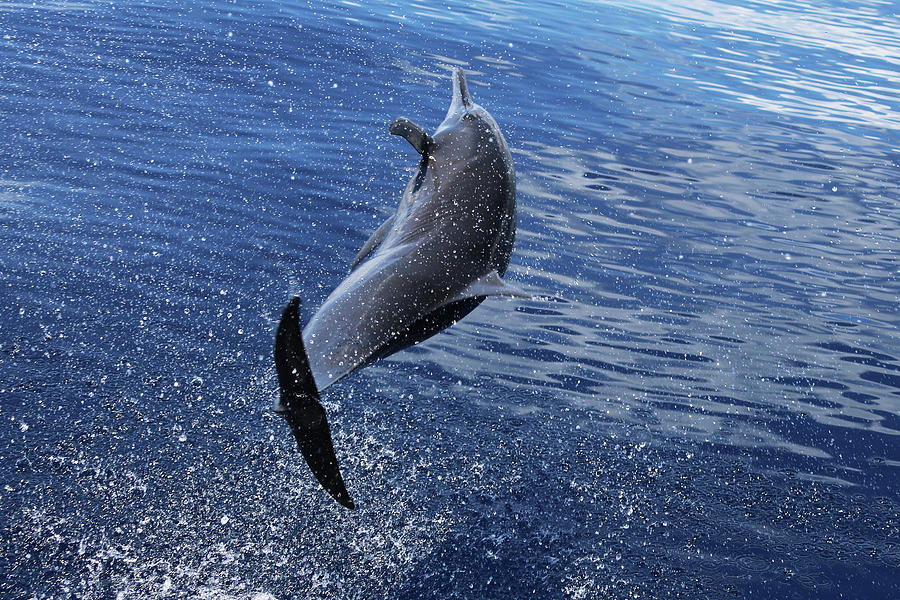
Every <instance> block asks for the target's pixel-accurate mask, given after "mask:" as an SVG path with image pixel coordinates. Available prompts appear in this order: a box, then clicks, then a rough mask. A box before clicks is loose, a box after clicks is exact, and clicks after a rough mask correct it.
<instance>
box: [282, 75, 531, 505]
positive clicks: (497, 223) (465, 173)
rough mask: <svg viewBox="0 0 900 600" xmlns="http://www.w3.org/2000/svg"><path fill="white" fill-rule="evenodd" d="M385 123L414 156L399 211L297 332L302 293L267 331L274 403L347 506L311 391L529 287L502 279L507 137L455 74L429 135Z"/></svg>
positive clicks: (508, 238) (508, 183)
mask: <svg viewBox="0 0 900 600" xmlns="http://www.w3.org/2000/svg"><path fill="white" fill-rule="evenodd" d="M390 132H391V133H393V134H395V135H400V136H402V137H404V138H406V140H408V141H409V142H410V144H412V145H413V147H414V148H415V149H416V150H417V151H418V152H419V153H420V154H421V155H422V159H421V161H420V163H419V169H418V171H417V172H416V174H415V175H414V176H413V178H412V180H411V181H410V182H409V185H407V187H406V190H405V191H404V193H403V198H402V199H401V201H400V206H399V207H398V208H397V212H396V213H395V214H394V215H393V216H392V217H390V218H389V219H388V220H387V221H385V223H384V224H383V225H382V226H381V227H379V228H378V230H377V231H376V232H375V233H374V234H373V235H372V237H371V238H370V239H369V241H367V242H366V244H365V245H364V246H363V248H362V250H361V251H360V253H359V255H358V256H357V257H356V260H354V262H353V264H352V266H351V272H350V274H349V275H348V276H347V278H346V279H344V281H343V282H341V284H340V285H339V286H338V287H337V288H336V289H335V290H334V291H333V292H332V293H331V295H329V296H328V298H327V299H326V300H325V303H324V304H322V306H321V307H320V308H319V310H318V311H317V312H316V314H315V315H314V316H313V318H312V319H311V320H310V322H309V324H308V325H307V326H306V327H305V328H304V329H303V333H302V338H301V335H300V331H299V314H298V313H299V310H298V308H299V298H294V299H293V300H292V301H291V302H290V303H289V304H288V306H287V307H286V308H285V310H284V313H283V315H282V319H281V323H280V325H279V328H278V333H277V335H276V341H275V363H276V368H277V370H278V375H279V383H280V386H281V401H280V403H279V405H278V407H276V410H277V411H278V412H279V413H281V414H283V415H284V416H285V418H286V419H287V421H288V423H289V424H290V426H291V429H292V430H293V432H294V436H295V437H296V439H297V442H298V444H299V445H300V449H301V451H302V453H303V455H304V458H306V461H307V463H308V464H309V465H310V467H311V468H312V470H313V473H314V474H315V475H316V478H317V479H318V480H319V482H320V483H321V484H322V485H323V487H325V489H326V490H327V491H328V492H329V493H330V494H331V495H332V496H333V497H334V498H335V499H336V500H337V501H338V502H340V503H341V504H343V505H344V506H347V507H348V508H353V502H352V500H350V496H349V494H348V493H347V490H346V488H345V486H344V483H343V480H342V478H341V474H340V470H339V469H338V466H337V460H336V458H335V455H334V449H333V446H332V443H331V436H330V433H329V430H328V423H327V421H326V419H325V412H324V409H323V408H322V406H321V404H320V403H319V399H318V392H319V391H321V390H324V389H325V388H327V387H328V386H330V385H331V384H333V383H334V382H336V381H338V380H339V379H341V378H342V377H345V376H347V375H349V374H350V373H352V372H353V371H355V370H356V369H358V368H360V367H362V366H365V365H367V364H370V363H372V362H374V361H376V360H378V359H380V358H384V357H385V356H388V355H390V354H393V353H394V352H397V351H398V350H402V349H403V348H407V347H409V346H411V345H413V344H416V343H418V342H420V341H422V340H424V339H426V338H428V337H430V336H432V335H434V334H435V333H437V332H439V331H441V330H442V329H444V328H446V327H448V326H449V325H452V324H453V323H455V322H456V321H458V320H459V319H461V318H462V317H464V316H465V315H467V314H468V313H470V312H471V311H472V310H474V309H475V308H476V307H477V306H478V305H479V304H480V303H481V302H482V301H483V300H484V299H485V297H487V296H494V295H499V296H524V297H528V294H525V293H524V292H522V291H520V290H518V289H516V288H513V287H511V286H509V285H507V284H505V283H504V282H503V281H502V280H501V279H500V277H501V276H502V275H503V273H504V272H505V271H506V267H507V266H508V265H509V257H510V253H511V252H512V247H513V240H514V238H515V230H516V191H515V172H514V170H513V164H512V157H511V156H510V154H509V149H508V148H507V146H506V140H504V139H503V135H502V134H501V133H500V129H499V128H498V127H497V123H496V122H495V121H494V119H493V118H492V117H491V116H490V115H489V114H488V112H487V111H486V110H484V109H483V108H481V107H480V106H478V105H477V104H475V103H473V102H472V100H471V98H470V96H469V92H468V88H467V86H466V79H465V75H464V74H463V72H462V70H460V69H457V70H456V71H455V72H454V74H453V100H452V102H451V104H450V110H449V111H448V112H447V116H446V118H445V119H444V121H443V123H441V125H440V126H439V127H438V129H437V131H436V132H435V134H434V136H430V135H428V134H427V133H425V131H424V130H423V129H422V128H421V127H419V126H418V125H416V124H415V123H413V122H412V121H409V120H408V119H403V118H400V119H396V120H395V121H394V122H393V123H392V124H391V127H390Z"/></svg>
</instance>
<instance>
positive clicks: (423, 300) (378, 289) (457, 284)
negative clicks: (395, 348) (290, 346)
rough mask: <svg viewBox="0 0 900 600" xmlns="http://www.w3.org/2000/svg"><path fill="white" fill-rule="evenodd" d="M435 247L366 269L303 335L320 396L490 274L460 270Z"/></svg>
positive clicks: (389, 256)
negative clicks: (426, 317)
mask: <svg viewBox="0 0 900 600" xmlns="http://www.w3.org/2000/svg"><path fill="white" fill-rule="evenodd" d="M429 246H431V244H418V245H416V246H414V247H411V248H406V249H404V248H400V249H395V250H394V251H393V252H387V253H383V254H381V255H380V256H378V257H377V258H376V259H372V260H369V261H366V262H364V263H362V264H361V265H359V267H358V268H357V269H356V270H355V271H354V272H353V273H352V274H351V275H350V276H349V277H348V278H347V279H345V280H344V281H343V282H342V283H341V285H340V286H338V288H337V289H335V290H334V291H333V292H332V293H331V295H330V296H329V297H328V299H327V300H325V303H324V304H323V305H322V307H321V308H320V309H319V310H318V312H316V314H315V315H314V316H313V318H312V319H311V320H310V322H309V324H308V325H307V326H306V327H305V328H304V329H303V343H304V345H305V347H306V352H307V355H308V357H309V363H310V368H311V370H312V374H313V378H314V379H315V381H316V386H317V387H318V389H319V390H320V391H321V390H324V389H325V388H327V387H328V386H329V385H331V384H333V383H335V382H336V381H338V380H339V379H341V378H342V377H344V376H346V375H349V374H350V373H351V372H352V371H354V370H355V369H357V368H358V367H360V366H362V365H364V364H366V363H367V362H368V361H369V360H370V359H371V358H372V357H373V356H374V355H376V353H377V352H378V351H379V350H380V349H381V348H383V347H384V346H385V345H387V344H388V343H390V342H391V340H393V339H395V338H397V337H398V336H400V335H401V334H402V333H403V332H404V331H405V330H406V329H407V328H408V327H410V326H411V325H412V324H414V323H415V322H416V321H418V320H419V319H420V318H421V317H423V316H424V315H426V314H428V313H430V312H431V311H432V310H434V309H435V308H436V307H437V306H439V305H440V304H441V302H442V301H443V300H444V299H446V298H447V297H450V296H452V295H453V294H455V293H456V292H458V291H459V290H460V289H462V288H463V287H465V285H466V283H467V282H468V281H470V280H471V279H472V278H474V277H477V276H479V275H480V274H481V273H476V271H478V270H484V266H483V265H475V264H472V263H471V262H466V263H464V264H457V263H455V262H454V261H453V260H452V259H448V257H447V256H446V255H444V254H443V253H441V252H438V251H435V250H434V248H430V247H429ZM468 271H472V274H469V273H468Z"/></svg>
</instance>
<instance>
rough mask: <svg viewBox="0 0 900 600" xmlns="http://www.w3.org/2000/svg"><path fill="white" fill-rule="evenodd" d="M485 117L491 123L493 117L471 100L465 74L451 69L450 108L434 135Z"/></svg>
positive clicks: (470, 123)
mask: <svg viewBox="0 0 900 600" xmlns="http://www.w3.org/2000/svg"><path fill="white" fill-rule="evenodd" d="M481 119H487V120H489V121H490V122H492V123H493V119H492V118H491V116H490V115H489V114H488V111H486V110H484V109H483V108H481V107H480V106H478V105H477V104H475V103H474V102H473V101H472V96H471V95H470V94H469V86H468V85H467V84H466V74H465V73H464V72H463V70H462V69H454V71H453V98H452V99H451V100H450V108H449V109H447V116H446V117H444V121H443V122H442V123H441V124H440V125H439V126H438V128H437V130H436V131H435V132H434V134H435V135H439V134H440V133H442V132H444V131H446V130H448V129H453V128H456V127H460V126H463V127H465V126H467V125H474V124H475V122H476V121H478V120H481Z"/></svg>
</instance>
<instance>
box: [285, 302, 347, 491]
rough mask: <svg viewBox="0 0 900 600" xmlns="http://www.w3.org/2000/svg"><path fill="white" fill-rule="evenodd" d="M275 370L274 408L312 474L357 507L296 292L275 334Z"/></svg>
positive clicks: (327, 487)
mask: <svg viewBox="0 0 900 600" xmlns="http://www.w3.org/2000/svg"><path fill="white" fill-rule="evenodd" d="M275 370H276V371H277V372H278V383H279V386H280V388H281V399H280V401H279V403H278V406H276V407H275V412H277V413H278V414H280V415H282V416H283V417H284V418H285V420H286V421H287V422H288V425H290V426H291V431H292V432H293V433H294V438H296V440H297V445H298V446H300V452H301V453H303V458H305V459H306V464H308V465H309V468H310V469H312V472H313V475H315V476H316V479H318V480H319V483H320V484H322V487H323V488H325V491H327V492H328V493H329V494H331V497H332V498H334V499H335V500H337V501H338V502H339V503H340V504H341V505H343V506H345V507H347V508H354V504H353V500H351V499H350V494H348V493H347V488H346V487H345V486H344V480H343V478H341V470H340V468H338V463H337V457H336V456H335V454H334V445H333V444H332V443H331V432H330V430H329V429H328V419H327V418H326V417H325V409H324V408H322V405H321V404H320V403H319V392H318V391H317V389H316V382H315V380H314V379H313V375H312V371H311V370H310V368H309V358H308V357H307V356H306V350H305V349H304V348H303V338H302V337H301V335H300V298H299V297H297V296H294V298H293V299H291V301H290V302H288V305H287V306H286V307H285V308H284V312H283V313H282V314H281V322H280V323H279V324H278V332H277V333H276V334H275Z"/></svg>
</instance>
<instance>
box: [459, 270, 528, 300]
mask: <svg viewBox="0 0 900 600" xmlns="http://www.w3.org/2000/svg"><path fill="white" fill-rule="evenodd" d="M479 296H514V297H516V298H528V299H531V294H529V293H528V292H526V291H524V290H521V289H519V288H517V287H516V286H514V285H512V284H509V283H506V282H505V281H503V280H502V279H500V275H499V274H498V273H497V271H491V272H490V273H487V274H486V275H482V276H481V277H479V278H478V279H476V280H475V281H473V282H472V283H470V284H469V285H467V286H466V287H465V288H463V289H462V290H461V291H460V292H459V293H458V294H456V295H454V296H452V297H450V298H448V299H447V300H446V301H444V302H443V304H442V305H443V306H446V305H448V304H452V303H454V302H459V301H460V300H465V299H467V298H476V297H479Z"/></svg>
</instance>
